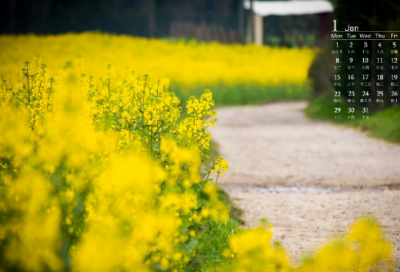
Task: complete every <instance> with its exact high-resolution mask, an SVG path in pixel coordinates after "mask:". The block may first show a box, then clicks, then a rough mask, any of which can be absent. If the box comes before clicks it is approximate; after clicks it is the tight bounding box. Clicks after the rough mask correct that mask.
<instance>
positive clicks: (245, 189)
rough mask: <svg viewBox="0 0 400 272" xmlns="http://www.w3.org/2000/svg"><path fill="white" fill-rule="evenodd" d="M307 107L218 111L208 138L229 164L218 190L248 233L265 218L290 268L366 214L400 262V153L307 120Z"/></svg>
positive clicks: (286, 105)
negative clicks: (288, 258)
mask: <svg viewBox="0 0 400 272" xmlns="http://www.w3.org/2000/svg"><path fill="white" fill-rule="evenodd" d="M306 106H307V103H306V102H289V103H273V104H266V105H261V106H253V107H230V108H221V109H219V110H218V115H219V118H218V120H219V124H218V126H217V128H216V129H213V130H212V131H211V133H212V136H213V138H214V139H215V140H216V142H218V143H219V150H220V153H221V155H222V156H224V157H225V159H226V160H227V161H228V163H229V165H230V169H229V171H228V173H226V174H225V175H224V176H223V177H222V178H220V179H219V181H218V182H219V184H220V185H221V186H222V187H224V188H225V189H226V190H227V191H228V192H229V193H230V195H231V197H232V198H233V200H234V202H235V204H236V205H238V206H239V207H241V208H242V209H243V210H244V211H245V214H244V220H245V221H246V225H247V226H249V227H251V226H254V225H256V224H257V222H258V220H259V219H260V218H268V219H269V221H270V222H271V223H272V224H273V225H274V232H275V237H274V238H275V239H277V240H281V241H282V242H283V244H284V246H285V247H286V248H287V249H288V250H289V252H290V253H291V255H292V257H293V260H294V261H296V260H298V258H299V257H300V256H301V255H302V254H304V252H306V251H307V250H311V249H313V248H315V247H317V246H318V245H319V243H320V242H323V241H324V240H326V238H328V237H331V236H333V235H335V234H340V233H343V232H345V231H346V230H347V228H348V227H349V224H350V223H351V222H353V221H354V220H355V219H356V218H358V217H360V216H363V215H366V214H373V215H374V216H375V217H377V218H378V219H379V220H380V222H381V224H382V228H383V229H384V230H385V233H386V235H387V236H388V237H390V238H391V239H392V241H393V242H394V243H395V245H396V257H397V259H400V146H399V145H394V144H389V143H386V142H383V141H380V140H376V139H372V138H369V137H367V136H366V135H365V134H364V133H361V132H359V131H356V130H354V129H351V128H344V127H340V126H335V125H332V124H329V123H321V122H314V121H310V120H308V119H307V118H306V117H305V116H304V114H303V112H302V111H303V110H304V109H305V107H306ZM398 263H399V262H398Z"/></svg>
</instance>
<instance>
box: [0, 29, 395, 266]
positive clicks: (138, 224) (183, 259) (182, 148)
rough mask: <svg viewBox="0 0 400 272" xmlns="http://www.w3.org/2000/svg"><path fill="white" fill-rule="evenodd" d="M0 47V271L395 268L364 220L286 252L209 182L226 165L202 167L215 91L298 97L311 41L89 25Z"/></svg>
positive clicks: (6, 41)
mask: <svg viewBox="0 0 400 272" xmlns="http://www.w3.org/2000/svg"><path fill="white" fill-rule="evenodd" d="M0 48H1V49H0V62H1V65H0V76H1V81H0V264H1V265H0V271H82V272H91V271H93V272H102V271H104V272H109V271H238V272H239V271H276V272H278V271H279V272H283V271H368V269H370V268H374V267H375V268H376V267H378V268H379V267H382V266H385V267H388V268H391V267H392V266H393V260H392V251H393V244H392V243H391V242H390V241H388V240H386V239H385V237H384V235H383V233H382V232H381V230H380V228H379V224H378V223H377V222H376V221H375V220H374V219H371V218H362V219H360V220H358V221H356V222H355V223H354V224H353V225H352V226H351V227H350V229H349V230H348V232H347V233H346V234H344V235H343V236H341V237H337V238H335V239H332V240H329V241H328V242H326V243H325V244H324V245H323V246H321V247H320V248H319V249H317V250H316V252H315V253H313V254H311V255H308V256H307V258H305V259H304V261H302V262H301V263H298V264H293V263H291V256H289V254H288V253H287V251H286V250H285V249H284V247H282V246H281V245H280V244H279V243H272V242H271V238H272V235H273V225H272V224H271V223H274V222H271V223H268V222H266V221H262V222H261V223H260V226H259V227H257V228H255V229H244V228H241V227H240V224H239V220H237V219H235V218H233V217H231V216H230V209H229V206H228V205H227V203H226V202H224V201H223V200H222V199H221V196H220V194H219V193H218V187H217V184H218V178H220V177H221V176H223V175H224V173H225V172H226V171H228V169H229V162H227V161H226V160H225V159H224V158H222V157H219V158H218V159H216V160H214V162H213V163H212V165H211V167H208V168H207V167H205V166H204V165H203V164H204V161H205V160H206V159H207V158H208V155H207V154H208V150H209V148H210V140H211V133H210V131H211V132H212V129H213V128H214V127H215V126H217V123H218V114H217V111H216V110H215V109H214V107H215V104H216V101H215V97H219V99H220V100H219V103H220V104H229V103H243V100H241V99H239V98H240V97H248V96H252V95H254V99H253V100H251V101H250V103H251V102H252V103H256V102H262V101H263V100H264V101H265V100H268V99H300V98H302V97H304V95H305V93H306V92H304V90H303V88H305V87H304V86H306V85H307V81H306V73H307V69H308V66H309V65H310V62H311V59H312V57H313V55H314V53H313V50H310V49H305V48H302V49H280V48H270V47H257V46H243V45H221V44H216V43H207V44H206V43H200V44H198V43H195V42H189V43H184V42H167V41H164V40H148V39H142V38H132V37H128V36H115V35H107V34H100V33H85V34H65V35H59V36H34V35H23V36H1V37H0ZM207 85H210V86H214V87H215V89H212V90H211V91H210V90H208V89H207V90H204V89H202V90H201V93H200V91H199V90H200V88H203V87H204V86H207ZM217 86H223V88H221V89H218V88H217ZM238 86H239V87H240V86H247V87H246V88H242V89H240V88H239V91H238V90H237V89H236V91H235V88H238ZM251 86H258V87H257V88H259V89H256V90H254V89H252V87H251ZM274 86H275V87H274ZM174 88H175V90H177V92H178V95H179V97H178V96H177V95H176V94H175V93H174V92H173V91H174ZM273 88H275V89H273ZM193 90H197V91H193ZM270 90H274V91H273V92H275V94H274V95H276V97H275V96H273V95H269V94H268V92H269V91H270ZM192 92H193V93H194V94H195V96H190V95H191V94H192ZM223 92H226V93H227V94H229V93H230V92H232V93H233V94H234V95H233V96H235V95H236V96H240V97H239V98H238V100H237V101H236V102H235V100H229V99H232V98H230V95H225V96H223V95H221V93H223ZM246 92H248V93H246ZM282 92H283V94H286V96H285V95H282V94H280V93H282ZM224 97H226V98H224ZM183 99H184V100H183ZM223 99H226V100H223ZM234 99H236V98H234ZM232 101H233V102H232ZM247 102H248V101H247ZM183 108H184V109H183ZM282 216H285V215H282ZM377 265H380V266H377Z"/></svg>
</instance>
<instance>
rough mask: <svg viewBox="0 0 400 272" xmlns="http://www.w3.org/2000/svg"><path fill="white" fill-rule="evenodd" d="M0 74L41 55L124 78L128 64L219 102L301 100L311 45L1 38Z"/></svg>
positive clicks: (185, 93) (12, 76) (52, 63)
mask: <svg viewBox="0 0 400 272" xmlns="http://www.w3.org/2000/svg"><path fill="white" fill-rule="evenodd" d="M0 48H1V51H0V60H1V62H2V65H1V67H0V76H1V77H3V78H7V79H8V80H10V81H12V82H16V77H17V75H18V74H19V71H20V66H21V65H22V64H23V63H24V62H25V61H26V60H30V61H31V60H32V58H33V57H34V56H39V57H40V59H41V60H42V61H43V63H46V64H47V65H48V67H49V68H51V69H53V70H55V71H58V70H59V69H76V70H78V71H79V72H85V71H90V72H91V73H93V75H99V74H101V73H102V71H103V69H104V67H107V65H108V64H112V66H113V68H114V69H115V71H117V73H116V76H117V77H118V78H119V79H122V78H124V77H125V76H126V73H130V72H131V70H132V69H134V71H135V72H136V73H137V74H140V75H144V74H149V75H151V76H152V77H154V78H163V77H168V78H169V79H170V81H171V91H173V92H174V93H175V94H176V95H177V96H178V97H179V98H181V99H183V100H187V99H188V98H189V97H190V95H197V96H200V95H201V93H202V92H203V91H204V89H206V88H208V89H211V91H212V92H213V94H214V100H215V101H216V103H217V105H227V104H249V103H261V102H266V101H273V100H283V99H290V100H294V99H304V98H306V97H307V96H308V94H309V87H308V81H307V71H308V68H309V66H310V65H311V61H312V59H313V57H314V53H315V52H314V51H315V50H313V49H309V48H292V49H288V48H279V47H259V46H256V45H250V46H244V45H240V44H237V45H223V44H219V43H198V42H196V41H190V42H185V41H166V40H157V39H146V38H135V37H130V36H123V35H118V36H117V35H110V34H102V33H94V32H88V33H82V34H72V33H69V34H64V35H55V36H52V35H48V36H38V35H21V36H12V35H10V36H1V37H0Z"/></svg>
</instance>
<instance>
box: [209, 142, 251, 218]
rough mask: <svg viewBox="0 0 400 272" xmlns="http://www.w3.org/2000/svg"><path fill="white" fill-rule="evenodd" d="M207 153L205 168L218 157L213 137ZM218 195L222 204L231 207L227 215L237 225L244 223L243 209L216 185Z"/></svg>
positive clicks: (216, 145) (216, 144)
mask: <svg viewBox="0 0 400 272" xmlns="http://www.w3.org/2000/svg"><path fill="white" fill-rule="evenodd" d="M207 155H208V156H209V158H208V159H206V160H205V161H204V162H203V164H204V165H205V166H206V167H207V168H211V167H212V165H213V163H214V161H215V160H216V159H218V158H219V156H220V154H219V151H218V143H217V142H216V141H214V140H213V139H211V141H210V148H209V149H208V150H207ZM228 163H229V162H228ZM218 196H219V200H221V201H222V202H224V204H225V205H227V206H229V208H230V209H231V211H230V212H229V217H230V218H231V219H233V220H234V221H236V222H237V223H238V224H239V225H244V223H245V222H244V221H243V219H242V215H243V210H242V209H240V208H238V207H236V206H235V205H234V204H233V202H232V200H231V198H230V197H229V194H228V193H227V192H226V191H225V190H224V189H222V188H221V187H219V186H218Z"/></svg>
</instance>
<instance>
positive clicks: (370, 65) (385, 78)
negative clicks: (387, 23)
mask: <svg viewBox="0 0 400 272" xmlns="http://www.w3.org/2000/svg"><path fill="white" fill-rule="evenodd" d="M342 25H343V27H342V30H337V29H336V28H337V27H336V20H334V30H333V31H332V32H331V41H332V46H333V47H332V49H331V54H332V56H333V59H334V61H335V63H334V67H333V68H334V69H333V71H334V76H333V85H334V87H335V90H334V97H333V101H334V104H335V106H334V109H333V112H334V118H335V119H338V120H341V119H344V118H345V119H349V120H354V119H358V118H359V119H369V118H370V114H371V113H372V112H374V111H375V110H378V109H382V108H388V107H392V106H395V105H397V103H398V96H399V58H400V56H399V52H400V31H364V30H361V29H360V26H357V25H350V24H348V25H344V24H342Z"/></svg>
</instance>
